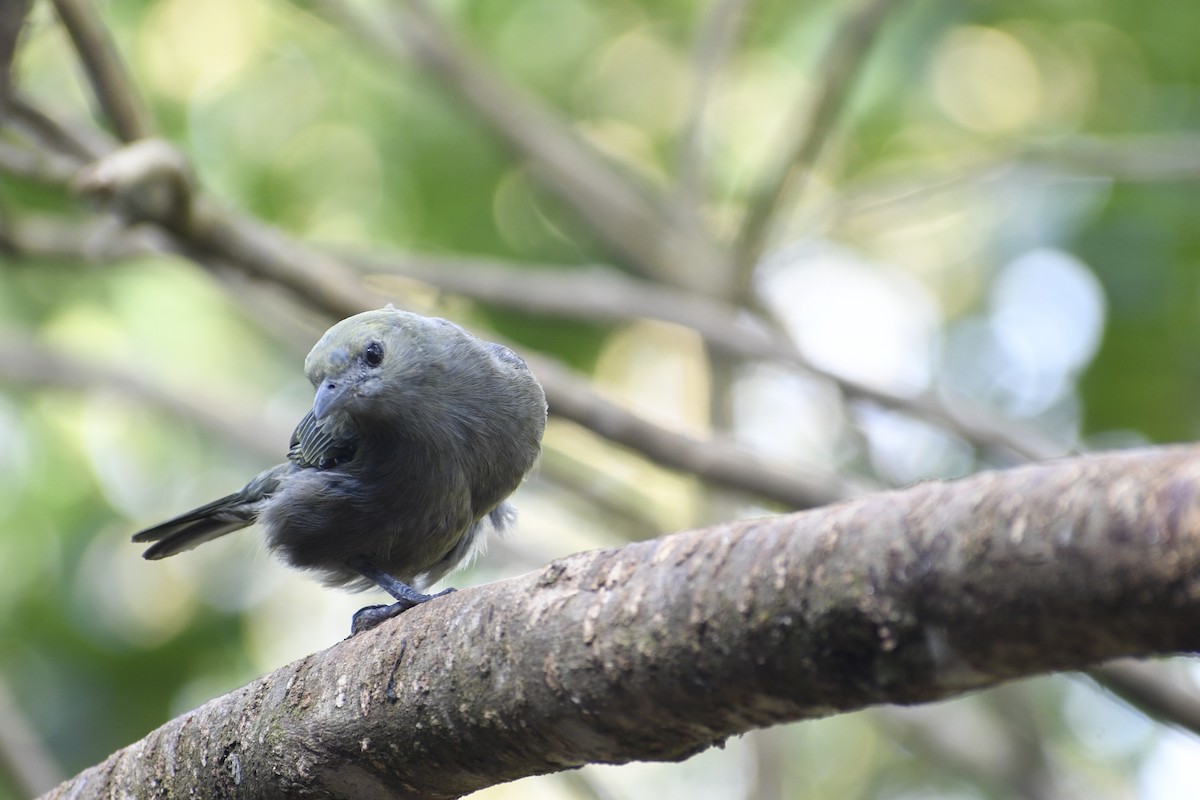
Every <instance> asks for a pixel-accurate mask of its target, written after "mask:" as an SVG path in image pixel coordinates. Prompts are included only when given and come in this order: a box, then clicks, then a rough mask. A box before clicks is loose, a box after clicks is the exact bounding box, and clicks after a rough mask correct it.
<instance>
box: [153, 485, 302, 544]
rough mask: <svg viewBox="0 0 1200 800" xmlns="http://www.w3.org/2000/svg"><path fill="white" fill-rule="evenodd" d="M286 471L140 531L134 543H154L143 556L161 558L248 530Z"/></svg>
mask: <svg viewBox="0 0 1200 800" xmlns="http://www.w3.org/2000/svg"><path fill="white" fill-rule="evenodd" d="M286 469H288V466H287V465H286V464H281V465H279V466H277V467H273V468H271V469H269V470H267V471H266V472H264V473H262V474H261V475H259V476H258V477H256V478H255V479H254V480H252V481H250V483H248V484H246V486H245V487H244V488H242V489H241V491H237V492H234V493H233V494H230V495H226V496H225V497H222V498H221V499H220V500H214V501H212V502H211V503H206V504H205V505H202V506H200V507H199V508H194V509H192V510H191V511H188V512H186V513H184V514H180V515H179V516H177V517H174V518H173V519H169V520H167V521H166V522H162V523H159V524H158V525H155V526H153V527H151V528H146V529H145V530H143V531H138V532H137V533H135V534H134V535H133V541H135V542H154V544H153V545H151V546H150V547H149V548H147V549H146V552H144V553H142V555H143V556H144V557H145V558H149V559H159V558H166V557H167V556H173V555H175V554H176V553H181V552H183V551H184V550H191V549H192V548H193V547H195V546H196V545H199V544H203V543H204V542H207V541H209V540H211V539H216V538H217V537H218V536H224V535H225V534H227V533H232V532H233V531H236V530H238V529H240V528H244V527H246V526H247V525H250V524H251V523H253V522H254V519H255V517H256V516H258V506H259V504H260V503H261V502H262V501H263V500H265V499H267V498H268V497H270V496H271V495H272V494H273V493H274V492H275V490H276V489H277V488H278V486H279V476H280V475H281V474H282V472H283V471H284V470H286Z"/></svg>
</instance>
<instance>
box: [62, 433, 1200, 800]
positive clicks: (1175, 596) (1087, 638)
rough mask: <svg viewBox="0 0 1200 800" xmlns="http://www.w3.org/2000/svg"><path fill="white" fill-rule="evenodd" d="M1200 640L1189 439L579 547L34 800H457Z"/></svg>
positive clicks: (199, 716) (256, 689)
mask: <svg viewBox="0 0 1200 800" xmlns="http://www.w3.org/2000/svg"><path fill="white" fill-rule="evenodd" d="M1197 647H1200V450H1198V449H1196V448H1191V447H1188V448H1173V449H1157V450H1145V451H1138V452H1129V453H1121V454H1115V455H1102V456H1088V457H1083V458H1078V459H1072V460H1064V461H1061V462H1057V463H1054V464H1050V465H1045V466H1036V467H1027V468H1022V469H1017V470H1012V471H1008V472H997V473H986V474H980V475H976V476H972V477H970V478H966V479H963V480H959V481H953V482H930V483H925V484H920V485H917V486H914V487H912V488H909V489H906V490H903V491H897V492H889V493H886V494H878V495H873V496H869V497H864V498H861V499H857V500H852V501H847V502H844V503H841V504H839V505H836V506H832V507H828V508H824V509H817V510H812V511H807V512H802V513H798V514H792V515H787V516H780V517H771V518H764V519H758V520H751V521H745V522H736V523H730V524H726V525H721V526H717V527H714V528H709V529H706V530H697V531H688V532H684V533H679V534H675V535H671V536H666V537H663V538H660V539H656V540H652V541H646V542H639V543H635V544H631V545H627V546H625V547H621V548H617V549H612V550H601V551H595V552H589V553H581V554H578V555H574V556H571V557H569V558H565V559H562V560H560V561H556V562H554V563H552V564H550V565H548V566H547V567H545V568H543V569H541V570H539V571H537V572H533V573H530V574H528V575H524V576H521V577H517V578H513V579H511V580H507V581H502V582H499V583H494V584H490V585H488V586H483V587H479V588H475V589H470V590H465V591H461V592H458V593H457V594H454V595H451V596H449V597H446V598H442V599H439V600H437V601H435V602H432V603H429V604H427V605H425V606H421V607H418V608H416V609H414V610H412V611H410V612H408V613H406V614H404V615H402V616H401V617H399V618H397V619H396V620H393V621H391V622H390V623H389V624H385V625H383V626H381V627H380V628H378V629H376V630H374V631H371V632H369V633H367V634H364V635H360V636H357V637H355V638H353V639H349V640H347V641H344V642H341V643H339V644H336V645H334V646H333V647H331V648H329V649H328V650H325V651H323V652H320V653H316V654H314V655H312V656H309V657H307V658H305V659H302V660H300V661H297V662H295V663H293V664H290V665H288V666H286V667H284V668H282V669H280V670H278V671H276V672H274V673H273V674H271V675H268V676H266V677H264V678H262V679H259V680H257V681H255V682H253V683H251V684H250V685H248V686H246V687H244V688H242V689H240V690H238V691H236V692H233V693H231V694H229V695H226V696H224V697H220V698H217V699H215V700H213V701H211V702H210V703H208V704H206V705H204V706H202V707H201V708H198V709H196V710H195V711H193V712H190V713H188V714H185V715H184V716H182V717H179V718H177V719H175V720H172V721H171V722H169V723H167V724H166V725H164V726H163V727H162V728H159V729H158V730H156V731H154V732H152V733H151V734H149V735H148V736H147V737H146V738H145V739H143V740H142V741H140V742H137V743H135V744H133V745H131V746H129V747H128V748H126V749H124V750H122V751H120V752H118V753H115V754H114V755H113V756H111V757H110V758H109V759H108V760H107V761H105V762H104V763H103V764H100V765H99V766H96V767H93V768H91V769H89V770H87V771H86V772H84V773H82V774H81V775H79V776H77V777H75V778H74V779H72V780H71V781H68V782H67V783H65V784H63V785H62V786H60V787H59V788H58V789H56V790H55V791H54V792H51V793H50V794H49V795H47V796H48V797H68V796H69V797H76V798H88V797H101V796H105V797H108V796H124V795H125V793H126V792H131V793H134V794H137V795H147V796H148V795H154V796H163V797H167V796H183V795H185V794H186V795H187V796H190V797H197V798H204V797H223V796H233V795H236V796H238V797H247V798H255V797H263V798H266V797H281V796H287V797H348V798H357V797H394V798H395V797H420V798H449V797H457V796H460V795H462V794H465V793H468V792H470V791H472V790H475V789H479V788H481V787H485V786H488V785H492V784H495V783H499V782H502V781H507V780H512V779H515V778H519V777H522V776H526V775H533V774H539V773H546V772H553V771H556V770H562V769H568V768H571V767H575V766H578V765H581V764H584V763H588V762H609V763H619V762H625V761H630V760H646V759H662V760H675V759H683V758H686V757H688V756H689V755H691V754H693V753H696V752H698V751H699V750H702V749H704V748H706V747H709V746H711V745H713V744H716V743H719V742H721V741H722V740H724V739H725V738H726V737H729V736H732V735H735V734H738V733H741V732H743V731H747V730H750V729H752V728H757V727H762V726H766V725H772V724H775V723H779V722H785V721H789V720H798V719H805V718H811V717H820V716H825V715H829V714H834V713H837V712H840V711H847V710H851V709H857V708H862V707H864V706H868V705H872V704H877V703H918V702H924V701H930V700H936V699H939V698H945V697H949V696H952V695H956V694H960V693H962V692H965V691H968V690H972V689H977V688H981V687H986V686H991V685H994V684H996V683H999V682H1001V681H1005V680H1009V679H1012V678H1017V677H1021V676H1027V675H1033V674H1037V673H1044V672H1049V671H1054V670H1063V669H1080V668H1084V667H1087V666H1089V665H1092V664H1095V663H1097V662H1100V661H1103V660H1106V659H1110V658H1115V657H1119V656H1149V655H1154V654H1168V653H1179V652H1186V651H1192V650H1194V649H1196V648H1197Z"/></svg>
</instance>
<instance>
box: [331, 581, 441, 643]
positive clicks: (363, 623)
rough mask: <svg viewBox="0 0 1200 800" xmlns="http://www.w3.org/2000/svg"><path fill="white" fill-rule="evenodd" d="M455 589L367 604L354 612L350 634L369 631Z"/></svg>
mask: <svg viewBox="0 0 1200 800" xmlns="http://www.w3.org/2000/svg"><path fill="white" fill-rule="evenodd" d="M453 591H455V590H454V589H452V588H451V589H443V590H442V591H440V592H438V593H437V594H418V595H416V597H414V598H412V600H413V601H412V602H410V601H409V600H403V601H399V602H396V603H392V604H391V605H382V606H367V607H366V608H360V609H359V610H358V611H356V612H354V618H353V619H352V620H351V621H350V635H351V636H355V635H357V634H359V633H362V632H363V631H369V630H371V629H372V628H374V627H376V626H377V625H379V624H380V623H381V622H384V621H385V620H389V619H391V618H392V617H397V616H399V615H401V614H403V613H404V612H405V611H408V610H409V609H410V608H412V607H414V606H419V605H421V603H426V602H429V601H430V600H432V599H434V598H435V597H445V596H446V595H448V594H450V593H451V592H453ZM417 598H420V599H417Z"/></svg>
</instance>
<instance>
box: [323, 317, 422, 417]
mask: <svg viewBox="0 0 1200 800" xmlns="http://www.w3.org/2000/svg"><path fill="white" fill-rule="evenodd" d="M424 338H425V332H424V329H423V326H422V325H421V324H420V318H419V317H417V316H416V315H414V314H410V313H408V312H405V311H400V310H398V309H395V308H392V307H391V306H388V307H387V308H383V309H378V310H375V311H367V312H364V313H362V314H356V315H354V316H353V317H348V318H347V319H344V320H342V321H341V322H339V323H337V324H336V325H334V326H333V327H332V328H330V329H329V330H328V331H326V332H325V335H324V336H322V337H321V339H320V341H318V342H317V343H316V345H314V346H313V349H312V352H310V353H309V354H308V357H307V358H306V359H305V360H304V373H305V375H307V376H308V379H309V381H311V382H312V385H313V387H314V388H315V389H316V390H317V393H316V396H315V397H314V398H313V416H315V417H316V418H317V419H318V420H320V419H324V418H325V417H327V416H329V415H330V414H334V413H337V412H341V413H344V414H346V415H348V416H350V417H352V418H357V419H361V418H362V417H364V416H366V415H369V414H370V413H371V411H372V409H374V408H377V407H379V406H380V405H382V404H383V403H384V402H385V401H386V400H387V395H388V394H390V393H393V392H394V390H395V389H396V388H397V387H398V386H400V385H402V384H403V382H404V380H405V373H407V372H410V371H411V370H412V369H413V366H414V365H413V361H414V358H416V359H418V360H419V358H420V357H421V353H422V352H423V351H424V349H425V348H424V346H423V344H424V343H423V341H422V340H423V339H424Z"/></svg>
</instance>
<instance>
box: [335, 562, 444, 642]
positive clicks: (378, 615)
mask: <svg viewBox="0 0 1200 800" xmlns="http://www.w3.org/2000/svg"><path fill="white" fill-rule="evenodd" d="M346 566H348V567H350V569H352V570H354V571H355V572H357V573H358V574H359V575H362V576H363V577H364V578H366V579H367V580H369V581H371V582H372V583H374V584H375V585H376V586H378V587H379V588H380V589H383V590H384V591H385V592H387V593H388V594H390V595H391V596H392V597H394V598H396V602H395V603H392V604H391V605H390V606H367V607H366V608H360V609H359V610H358V611H357V612H356V613H355V614H354V619H353V621H351V623H350V635H351V636H353V635H354V634H356V633H361V632H362V631H368V630H370V629H371V628H374V627H375V626H376V625H378V624H379V623H381V622H383V621H384V620H386V619H391V618H392V617H394V616H397V615H398V614H402V613H404V612H405V611H408V610H409V609H410V608H412V607H413V606H418V605H420V604H421V603H424V602H426V601H428V600H432V599H433V598H435V597H441V596H442V595H446V594H450V593H451V592H453V591H454V590H453V589H444V590H442V591H440V592H438V593H437V594H422V593H421V592H418V591H417V590H416V589H414V588H412V587H411V586H409V585H408V584H407V583H402V582H401V581H398V580H396V579H395V578H394V577H393V576H391V575H389V574H388V573H386V572H384V571H383V570H381V569H379V568H378V567H376V566H375V565H374V564H373V563H371V561H370V559H368V558H366V557H364V556H354V557H353V558H351V559H350V560H349V561H347V562H346Z"/></svg>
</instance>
